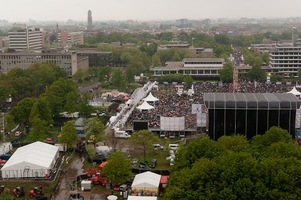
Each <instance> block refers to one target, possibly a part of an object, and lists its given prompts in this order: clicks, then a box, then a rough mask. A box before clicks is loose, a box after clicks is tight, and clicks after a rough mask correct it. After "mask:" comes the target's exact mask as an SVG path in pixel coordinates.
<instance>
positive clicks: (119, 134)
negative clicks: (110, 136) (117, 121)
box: [114, 130, 131, 138]
mask: <svg viewBox="0 0 301 200" xmlns="http://www.w3.org/2000/svg"><path fill="white" fill-rule="evenodd" d="M114 136H115V138H129V137H131V135H129V134H128V133H127V132H126V131H120V130H116V131H114Z"/></svg>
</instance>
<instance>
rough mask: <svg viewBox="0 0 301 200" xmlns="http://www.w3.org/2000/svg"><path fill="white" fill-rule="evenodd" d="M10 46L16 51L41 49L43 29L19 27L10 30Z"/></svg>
mask: <svg viewBox="0 0 301 200" xmlns="http://www.w3.org/2000/svg"><path fill="white" fill-rule="evenodd" d="M8 38H9V48H10V49H15V50H16V51H41V50H42V47H43V34H42V29H39V28H27V27H26V28H17V29H15V30H12V31H9V32H8Z"/></svg>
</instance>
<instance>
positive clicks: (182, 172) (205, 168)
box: [164, 127, 301, 200]
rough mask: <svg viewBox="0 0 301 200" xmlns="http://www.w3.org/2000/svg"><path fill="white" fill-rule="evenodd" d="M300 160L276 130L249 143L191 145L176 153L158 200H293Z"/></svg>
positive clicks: (300, 179) (238, 139)
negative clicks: (161, 198)
mask: <svg viewBox="0 0 301 200" xmlns="http://www.w3.org/2000/svg"><path fill="white" fill-rule="evenodd" d="M300 155H301V149H300V148H299V146H298V144H297V142H296V141H295V140H293V139H292V137H291V135H290V134H289V133H288V132H287V131H286V130H283V129H281V128H279V127H272V128H270V129H269V130H268V131H267V132H266V133H265V134H264V135H257V136H255V137H254V138H253V139H252V140H251V141H247V140H246V138H245V137H244V136H223V137H221V138H220V139H219V140H218V141H213V140H210V139H209V138H208V137H204V138H200V139H196V140H193V141H191V142H190V143H189V144H188V145H187V146H185V147H182V148H179V150H178V152H177V154H176V158H175V164H174V166H173V167H172V170H171V175H170V178H169V181H168V185H167V189H166V193H165V195H164V199H254V200H257V199H258V200H259V199H298V196H299V195H300V194H301V186H300V184H301V171H300V170H299V166H300V164H301V156H300Z"/></svg>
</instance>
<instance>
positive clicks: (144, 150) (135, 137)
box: [129, 130, 158, 161]
mask: <svg viewBox="0 0 301 200" xmlns="http://www.w3.org/2000/svg"><path fill="white" fill-rule="evenodd" d="M129 141H130V143H131V145H132V146H133V147H134V149H135V151H136V153H138V154H139V155H143V159H144V161H145V159H146V155H148V154H149V153H150V152H152V150H153V144H155V143H157V142H158V137H157V136H156V135H154V133H153V132H151V131H149V130H140V131H137V132H134V133H133V134H132V136H131V137H130V138H129Z"/></svg>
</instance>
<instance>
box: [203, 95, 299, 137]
mask: <svg viewBox="0 0 301 200" xmlns="http://www.w3.org/2000/svg"><path fill="white" fill-rule="evenodd" d="M204 101H205V105H206V107H207V109H208V118H207V119H208V120H209V125H208V129H209V130H208V131H209V136H210V138H211V139H213V140H217V139H218V138H219V137H221V136H224V135H236V134H241V135H245V136H246V137H247V138H248V139H251V138H252V137H253V136H255V135H257V134H264V133H265V132H266V131H267V130H268V129H269V128H271V127H272V126H279V127H281V128H283V129H286V130H287V131H288V132H289V133H290V134H291V135H292V137H295V119H296V109H298V108H299V107H300V104H301V102H300V100H299V99H298V98H297V97H295V96H294V95H293V94H288V93H205V94H204Z"/></svg>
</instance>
